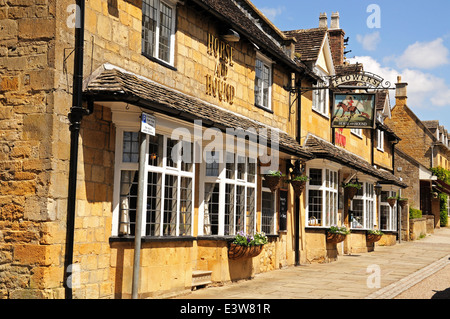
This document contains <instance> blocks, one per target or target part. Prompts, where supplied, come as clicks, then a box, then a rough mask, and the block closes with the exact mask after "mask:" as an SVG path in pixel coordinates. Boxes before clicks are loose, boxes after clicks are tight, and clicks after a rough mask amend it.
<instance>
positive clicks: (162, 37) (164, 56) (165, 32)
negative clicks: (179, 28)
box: [159, 2, 172, 62]
mask: <svg viewBox="0 0 450 319" xmlns="http://www.w3.org/2000/svg"><path fill="white" fill-rule="evenodd" d="M160 10H161V11H160V26H159V58H160V59H161V60H164V61H166V62H170V36H171V34H172V8H170V7H169V6H167V5H166V4H164V3H162V2H161V6H160Z"/></svg>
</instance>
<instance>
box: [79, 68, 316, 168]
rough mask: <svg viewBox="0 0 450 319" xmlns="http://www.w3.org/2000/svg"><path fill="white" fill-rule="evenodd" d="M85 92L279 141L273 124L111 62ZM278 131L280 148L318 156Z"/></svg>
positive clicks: (85, 86) (93, 77)
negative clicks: (243, 114) (237, 112)
mask: <svg viewBox="0 0 450 319" xmlns="http://www.w3.org/2000/svg"><path fill="white" fill-rule="evenodd" d="M83 92H84V96H85V97H90V98H93V99H94V100H97V101H124V102H127V103H130V104H134V105H137V106H140V107H142V108H145V109H148V110H152V111H155V112H160V113H163V114H167V115H169V116H173V117H177V118H178V119H182V120H185V121H188V122H193V121H194V120H202V122H203V125H204V126H213V127H217V128H219V129H221V130H223V131H225V130H226V129H227V128H233V129H239V128H242V129H244V130H248V129H254V130H256V132H258V133H259V134H258V138H259V141H264V140H267V142H268V143H274V142H276V141H272V134H271V133H272V130H276V129H275V128H273V127H270V126H268V125H266V124H263V123H260V122H257V121H254V120H252V119H250V118H248V117H245V116H242V115H239V114H235V113H232V112H230V111H227V110H225V109H222V108H220V107H219V106H216V105H214V104H210V103H207V102H205V101H202V100H200V99H199V98H196V97H193V96H190V95H187V94H185V93H182V92H180V91H177V90H174V89H172V88H169V87H166V86H164V85H162V84H159V83H156V82H154V81H152V80H150V79H147V78H144V77H142V76H138V75H136V74H133V73H131V72H128V71H126V70H123V69H121V68H119V67H116V66H114V65H111V64H104V65H102V66H101V67H100V68H98V69H97V70H96V71H94V72H93V73H92V74H91V76H89V77H88V78H86V79H85V80H84V83H83ZM261 129H267V130H266V132H267V136H264V135H263V134H261V133H264V131H262V130H261ZM277 131H278V133H279V135H278V138H279V141H278V143H279V150H280V151H283V152H284V153H286V154H289V155H293V156H296V157H299V158H301V159H303V160H308V159H311V158H313V157H314V156H313V155H312V153H310V152H308V151H306V149H305V148H304V147H303V146H302V145H300V143H298V142H297V141H296V140H295V138H293V137H292V136H290V135H288V134H287V133H286V132H283V131H280V130H277Z"/></svg>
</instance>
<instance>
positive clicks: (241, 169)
mask: <svg viewBox="0 0 450 319" xmlns="http://www.w3.org/2000/svg"><path fill="white" fill-rule="evenodd" d="M244 176H245V157H243V156H238V163H237V178H238V179H244Z"/></svg>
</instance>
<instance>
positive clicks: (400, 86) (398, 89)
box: [395, 76, 408, 106]
mask: <svg viewBox="0 0 450 319" xmlns="http://www.w3.org/2000/svg"><path fill="white" fill-rule="evenodd" d="M407 86H408V83H403V82H402V77H401V76H397V83H395V105H396V106H398V105H400V106H404V105H406V100H407V99H408V95H407V90H406V87H407Z"/></svg>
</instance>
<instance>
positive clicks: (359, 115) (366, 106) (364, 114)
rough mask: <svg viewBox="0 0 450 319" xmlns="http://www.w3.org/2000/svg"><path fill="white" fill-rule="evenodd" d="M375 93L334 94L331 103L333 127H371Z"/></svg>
mask: <svg viewBox="0 0 450 319" xmlns="http://www.w3.org/2000/svg"><path fill="white" fill-rule="evenodd" d="M374 114H375V94H359V93H348V94H335V95H334V104H333V120H332V123H331V126H332V127H334V128H373V127H374Z"/></svg>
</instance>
